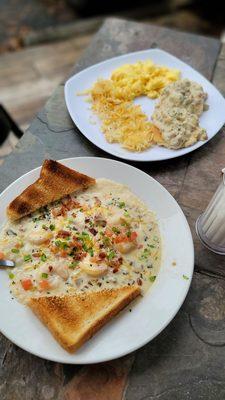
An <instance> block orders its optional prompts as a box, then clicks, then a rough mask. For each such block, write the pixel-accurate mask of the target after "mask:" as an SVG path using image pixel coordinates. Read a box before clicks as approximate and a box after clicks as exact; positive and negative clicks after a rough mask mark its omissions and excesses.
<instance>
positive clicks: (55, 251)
mask: <svg viewBox="0 0 225 400" xmlns="http://www.w3.org/2000/svg"><path fill="white" fill-rule="evenodd" d="M50 251H51V252H52V253H53V254H57V253H58V252H59V251H60V248H59V247H57V246H51V247H50Z"/></svg>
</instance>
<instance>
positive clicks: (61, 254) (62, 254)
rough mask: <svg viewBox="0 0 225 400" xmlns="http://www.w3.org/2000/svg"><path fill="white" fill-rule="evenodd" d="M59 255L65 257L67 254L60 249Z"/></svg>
mask: <svg viewBox="0 0 225 400" xmlns="http://www.w3.org/2000/svg"><path fill="white" fill-rule="evenodd" d="M60 256H61V257H63V258H66V257H67V256H68V253H67V251H66V250H61V251H60Z"/></svg>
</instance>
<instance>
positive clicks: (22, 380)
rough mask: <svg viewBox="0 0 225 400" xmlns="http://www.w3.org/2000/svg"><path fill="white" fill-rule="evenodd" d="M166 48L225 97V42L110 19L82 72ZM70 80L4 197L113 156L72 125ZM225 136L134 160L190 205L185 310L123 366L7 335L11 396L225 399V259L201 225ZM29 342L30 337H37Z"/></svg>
mask: <svg viewBox="0 0 225 400" xmlns="http://www.w3.org/2000/svg"><path fill="white" fill-rule="evenodd" d="M154 47H159V48H161V49H164V50H166V51H169V52H170V53H171V54H173V55H175V56H177V57H179V58H180V59H182V60H183V61H185V62H187V63H188V64H190V65H191V66H193V67H194V68H196V69H197V70H198V71H199V72H201V73H202V74H203V75H204V76H206V77H207V78H208V79H210V80H212V81H213V83H214V84H215V85H216V86H217V88H218V89H219V90H220V91H221V92H222V93H223V94H225V47H223V46H221V45H220V42H219V41H218V40H215V39H211V38H206V37H203V36H198V35H192V34H188V33H183V32H177V31H173V30H170V29H165V28H161V27H156V26H152V25H144V24H139V23H134V22H128V21H124V20H118V19H108V20H106V22H105V23H104V25H103V26H102V28H101V29H100V31H99V32H98V34H97V35H96V36H95V38H94V40H93V41H92V43H91V45H90V46H89V47H88V48H87V50H86V51H85V52H84V55H83V57H82V58H81V60H80V61H79V62H78V63H77V64H76V66H75V67H74V70H73V71H72V72H71V74H72V73H75V72H78V71H80V70H82V69H83V68H86V67H88V66H90V65H91V64H95V63H96V62H99V61H102V60H105V59H107V58H109V57H113V56H115V55H120V54H124V53H127V52H131V51H137V50H143V49H147V48H154ZM63 90H64V84H63V83H62V84H61V85H60V86H59V87H58V88H56V90H55V91H54V93H53V94H52V96H51V98H50V99H49V101H48V102H47V104H46V106H45V107H44V109H43V110H41V111H40V113H39V114H38V115H37V116H36V117H35V119H34V120H33V122H32V123H31V126H30V128H29V129H28V131H27V132H26V133H25V135H24V136H23V138H22V139H21V141H20V142H19V144H18V146H17V148H16V150H15V151H14V152H13V153H12V154H11V155H10V156H8V157H7V158H6V159H5V161H4V164H3V165H2V166H1V167H0V177H1V178H0V191H2V190H3V189H4V188H6V187H7V186H8V185H9V184H10V183H11V182H12V181H14V180H15V179H16V178H18V177H19V176H21V175H22V174H23V173H25V172H27V171H29V170H30V169H32V168H35V167H37V166H39V165H41V163H42V161H43V159H45V158H54V159H62V158H67V157H76V156H91V155H95V156H100V157H109V155H107V154H106V153H104V152H103V151H101V150H99V149H97V148H96V147H95V146H93V145H92V144H91V143H90V142H89V141H87V139H85V138H84V137H83V136H82V135H81V134H80V132H79V131H78V130H77V128H76V127H75V126H74V125H73V123H72V122H71V120H70V118H69V115H68V113H67V110H66V107H65V102H64V95H63ZM224 154H225V131H224V130H222V131H221V132H220V133H219V134H218V135H217V136H216V137H215V138H213V139H212V140H211V141H210V142H209V143H207V144H206V145H205V146H203V147H202V148H201V149H199V150H197V151H195V152H193V153H191V154H189V155H186V156H184V157H182V158H178V159H173V160H170V161H163V162H155V163H144V164H143V163H142V164H140V163H132V164H133V165H135V166H136V167H138V168H141V169H143V170H144V171H146V172H147V173H149V174H150V175H151V176H153V177H154V178H156V179H157V180H158V181H159V182H160V183H162V184H163V185H164V186H165V187H166V188H167V189H168V190H169V191H170V193H171V194H172V195H173V196H174V197H175V198H176V200H177V201H178V202H179V204H180V206H181V207H182V209H183V211H184V213H185V215H186V217H187V219H188V221H189V224H190V227H191V230H192V233H193V238H194V243H195V272H194V277H193V281H192V285H191V289H190V291H189V294H188V296H187V299H186V301H185V303H184V305H183V306H182V308H181V310H180V311H179V313H178V314H177V316H176V317H175V318H174V320H173V321H172V322H171V323H170V324H169V326H168V327H167V328H166V329H165V330H164V331H163V332H162V333H161V334H160V335H159V336H158V337H157V338H156V339H154V340H153V341H152V342H150V343H149V344H148V345H146V346H144V347H143V348H142V349H139V350H138V351H136V352H135V353H133V354H131V355H128V356H127V357H124V358H122V359H119V360H115V361H112V362H108V363H102V364H98V365H90V366H71V365H63V364H58V363H53V362H49V361H45V360H42V359H40V358H38V357H35V356H32V355H30V354H28V353H26V352H25V351H23V350H21V349H19V348H18V347H16V346H14V345H13V344H12V343H10V342H9V341H8V340H7V339H6V338H4V337H3V335H0V364H1V368H0V399H1V400H22V399H23V400H51V399H52V400H122V399H126V400H156V399H157V400H180V399H182V400H198V399H199V400H200V399H206V400H214V399H224V398H225V381H224V360H225V261H224V258H223V257H221V256H217V255H215V254H212V253H210V252H208V251H207V250H206V249H205V248H203V247H202V245H201V244H200V243H199V241H198V240H197V238H196V235H195V231H194V224H195V220H196V218H197V216H198V215H199V214H200V213H201V212H202V210H204V208H205V206H206V205H207V203H208V201H209V199H210V197H211V196H212V193H213V192H214V191H215V189H216V187H217V185H218V182H219V180H220V171H221V169H222V168H223V167H224V166H225V156H224ZM27 340H29V338H28V339H27Z"/></svg>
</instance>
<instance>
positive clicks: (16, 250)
mask: <svg viewBox="0 0 225 400" xmlns="http://www.w3.org/2000/svg"><path fill="white" fill-rule="evenodd" d="M11 252H12V253H15V254H18V253H19V249H11Z"/></svg>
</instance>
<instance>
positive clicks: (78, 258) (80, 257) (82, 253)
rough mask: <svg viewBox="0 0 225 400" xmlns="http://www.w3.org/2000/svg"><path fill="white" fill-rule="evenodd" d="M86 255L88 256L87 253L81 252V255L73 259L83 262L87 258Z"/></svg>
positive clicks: (78, 254)
mask: <svg viewBox="0 0 225 400" xmlns="http://www.w3.org/2000/svg"><path fill="white" fill-rule="evenodd" d="M86 255H87V253H86V252H85V251H83V252H81V253H77V254H75V256H74V257H73V259H74V260H75V261H81V260H83V258H85V257H86Z"/></svg>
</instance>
